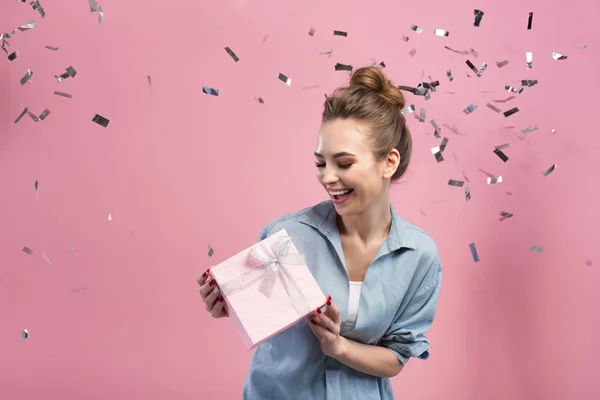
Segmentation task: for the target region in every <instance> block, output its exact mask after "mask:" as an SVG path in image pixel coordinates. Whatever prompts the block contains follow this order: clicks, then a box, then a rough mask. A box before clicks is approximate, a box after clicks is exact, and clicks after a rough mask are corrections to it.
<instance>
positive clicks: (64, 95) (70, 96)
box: [54, 90, 73, 99]
mask: <svg viewBox="0 0 600 400" xmlns="http://www.w3.org/2000/svg"><path fill="white" fill-rule="evenodd" d="M54 94H55V95H57V96H60V97H66V98H67V99H72V98H73V96H72V95H70V94H69V93H65V92H59V91H58V90H55V91H54Z"/></svg>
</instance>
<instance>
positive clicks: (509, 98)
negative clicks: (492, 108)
mask: <svg viewBox="0 0 600 400" xmlns="http://www.w3.org/2000/svg"><path fill="white" fill-rule="evenodd" d="M514 98H515V96H509V97H507V98H506V99H504V100H494V103H507V102H509V101H511V100H512V99H514Z"/></svg>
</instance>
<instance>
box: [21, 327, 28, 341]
mask: <svg viewBox="0 0 600 400" xmlns="http://www.w3.org/2000/svg"><path fill="white" fill-rule="evenodd" d="M21 336H22V337H23V339H27V338H28V337H29V331H28V330H27V329H23V330H22V331H21Z"/></svg>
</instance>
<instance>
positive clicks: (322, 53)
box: [319, 49, 333, 57]
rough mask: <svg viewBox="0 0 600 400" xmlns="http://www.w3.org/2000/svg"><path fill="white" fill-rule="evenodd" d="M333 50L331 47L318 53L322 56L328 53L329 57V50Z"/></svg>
mask: <svg viewBox="0 0 600 400" xmlns="http://www.w3.org/2000/svg"><path fill="white" fill-rule="evenodd" d="M332 51H333V49H329V50H325V51H322V52H320V53H319V55H320V56H324V55H326V54H329V56H330V57H331V52H332Z"/></svg>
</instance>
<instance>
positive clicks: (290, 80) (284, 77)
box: [279, 73, 292, 86]
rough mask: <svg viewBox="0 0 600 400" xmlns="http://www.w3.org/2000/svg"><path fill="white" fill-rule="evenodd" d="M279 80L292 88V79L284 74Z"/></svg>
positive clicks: (280, 75)
mask: <svg viewBox="0 0 600 400" xmlns="http://www.w3.org/2000/svg"><path fill="white" fill-rule="evenodd" d="M279 80H280V81H282V82H283V83H285V84H286V85H288V86H290V85H291V84H292V79H291V78H288V77H287V76H285V75H284V74H282V73H280V74H279Z"/></svg>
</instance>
